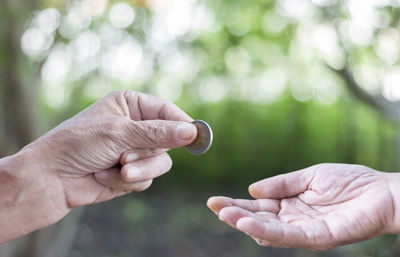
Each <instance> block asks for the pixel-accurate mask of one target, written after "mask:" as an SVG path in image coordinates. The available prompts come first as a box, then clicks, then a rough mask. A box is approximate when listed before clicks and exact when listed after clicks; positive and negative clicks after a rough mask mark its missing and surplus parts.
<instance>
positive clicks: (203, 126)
mask: <svg viewBox="0 0 400 257" xmlns="http://www.w3.org/2000/svg"><path fill="white" fill-rule="evenodd" d="M192 124H194V125H195V126H196V128H197V138H196V140H194V141H193V143H191V144H190V145H188V146H186V149H187V150H188V151H189V152H190V153H192V154H195V155H200V154H204V153H206V152H207V151H208V149H210V147H211V144H212V140H213V133H212V130H211V127H210V126H209V125H208V124H207V123H206V122H205V121H202V120H195V121H192Z"/></svg>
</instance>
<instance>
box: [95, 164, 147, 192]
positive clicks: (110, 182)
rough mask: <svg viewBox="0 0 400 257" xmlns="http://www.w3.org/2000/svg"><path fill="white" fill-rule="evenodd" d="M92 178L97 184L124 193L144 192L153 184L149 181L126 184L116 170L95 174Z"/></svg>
mask: <svg viewBox="0 0 400 257" xmlns="http://www.w3.org/2000/svg"><path fill="white" fill-rule="evenodd" d="M94 177H95V179H96V180H97V182H99V183H100V184H102V185H104V186H106V187H109V188H113V189H117V190H121V191H125V192H131V191H137V192H141V191H144V190H146V189H147V188H149V187H150V186H151V184H152V182H153V181H152V180H151V179H149V180H145V181H139V182H132V183H130V182H126V181H124V180H123V179H122V177H121V174H120V172H119V171H118V170H116V169H113V170H109V171H102V172H96V173H95V174H94Z"/></svg>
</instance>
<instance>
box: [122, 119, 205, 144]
mask: <svg viewBox="0 0 400 257" xmlns="http://www.w3.org/2000/svg"><path fill="white" fill-rule="evenodd" d="M128 137H129V146H130V147H131V148H153V149H154V148H178V147H182V146H186V145H189V144H190V143H192V142H193V141H194V140H195V139H196V137H197V128H196V126H195V125H193V124H191V123H189V122H182V121H168V120H146V121H132V124H131V126H129V128H128Z"/></svg>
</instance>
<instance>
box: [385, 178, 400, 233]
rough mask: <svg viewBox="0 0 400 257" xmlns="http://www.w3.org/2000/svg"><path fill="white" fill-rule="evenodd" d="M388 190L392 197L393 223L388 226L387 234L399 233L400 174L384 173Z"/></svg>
mask: <svg viewBox="0 0 400 257" xmlns="http://www.w3.org/2000/svg"><path fill="white" fill-rule="evenodd" d="M386 175H387V178H388V184H389V190H390V193H391V196H392V203H393V204H392V205H393V206H392V208H393V221H392V223H391V224H389V228H388V231H389V233H393V234H398V233H400V174H399V173H386Z"/></svg>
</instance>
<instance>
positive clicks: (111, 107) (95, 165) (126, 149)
mask: <svg viewBox="0 0 400 257" xmlns="http://www.w3.org/2000/svg"><path fill="white" fill-rule="evenodd" d="M191 121H192V119H191V118H190V117H189V116H188V115H186V114H185V113H184V112H183V111H181V110H180V109H179V108H178V107H176V106H175V105H174V104H172V103H169V102H167V101H165V100H162V99H160V98H158V97H154V96H150V95H145V94H141V93H136V92H132V91H117V92H113V93H111V94H109V95H108V96H107V97H105V98H104V99H102V100H101V101H99V102H97V103H95V104H94V105H92V106H90V107H89V108H88V109H86V110H84V111H83V112H81V113H79V114H78V115H76V116H75V117H73V118H71V119H69V120H67V121H66V122H64V123H62V124H61V125H59V126H58V127H56V128H55V129H53V130H52V131H50V132H49V133H48V134H46V135H45V136H43V137H42V138H40V139H39V140H37V141H35V142H33V143H32V144H31V145H29V146H27V147H26V148H25V149H24V150H23V151H29V152H31V154H32V155H34V156H35V159H38V160H40V164H41V165H42V166H45V167H46V169H45V171H46V172H48V173H49V174H51V176H52V177H54V183H56V184H57V183H58V182H59V183H60V184H61V187H62V189H63V190H62V192H60V194H61V193H65V196H64V195H60V198H64V197H65V198H66V202H67V204H68V208H72V207H76V206H81V205H87V204H92V203H96V202H102V201H106V200H110V199H112V198H114V197H116V196H120V195H123V194H126V193H128V192H131V191H143V190H145V189H147V188H148V187H149V186H150V185H151V183H152V179H153V178H155V177H157V176H160V175H162V174H163V173H165V172H167V171H168V170H170V168H171V165H172V161H171V159H170V157H169V156H168V154H167V153H166V151H167V150H169V149H170V148H176V147H181V146H185V145H187V144H190V142H192V141H193V140H194V139H195V138H196V133H197V132H196V128H195V127H194V126H193V125H192V124H190V123H189V122H191ZM179 129H180V130H179ZM178 133H181V135H182V136H183V138H178ZM31 157H32V156H31Z"/></svg>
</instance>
